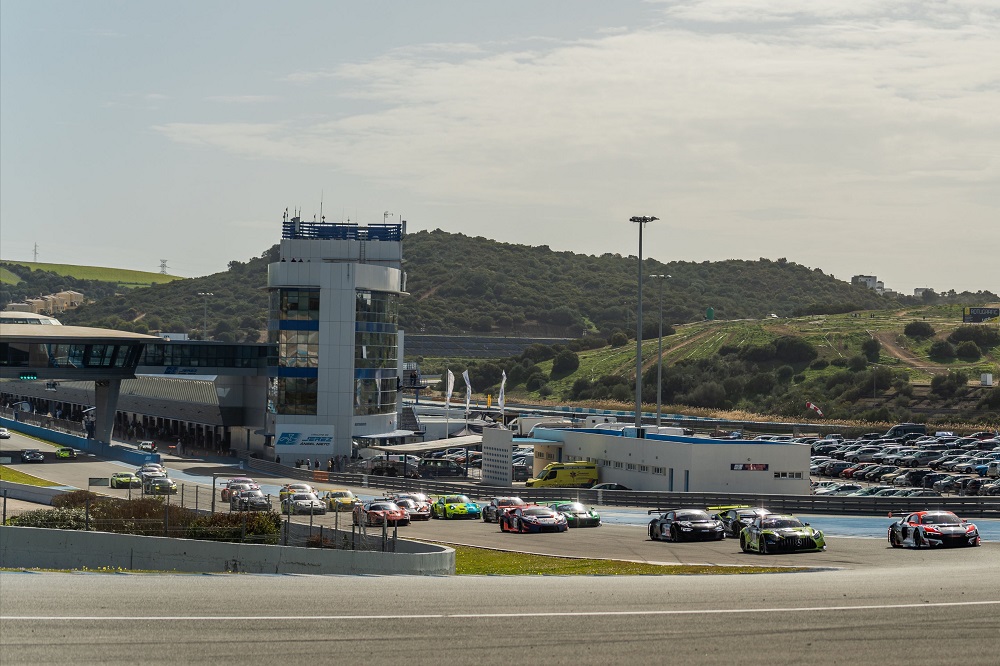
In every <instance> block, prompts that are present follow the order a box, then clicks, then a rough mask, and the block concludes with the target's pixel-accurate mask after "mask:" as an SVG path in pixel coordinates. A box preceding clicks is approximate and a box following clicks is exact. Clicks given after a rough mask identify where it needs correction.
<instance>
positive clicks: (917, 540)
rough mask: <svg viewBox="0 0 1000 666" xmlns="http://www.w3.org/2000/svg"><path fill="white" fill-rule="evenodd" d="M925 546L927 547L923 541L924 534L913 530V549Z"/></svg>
mask: <svg viewBox="0 0 1000 666" xmlns="http://www.w3.org/2000/svg"><path fill="white" fill-rule="evenodd" d="M926 545H927V542H926V541H925V540H924V534H923V532H921V531H920V530H914V531H913V547H914V548H923V547H924V546H926Z"/></svg>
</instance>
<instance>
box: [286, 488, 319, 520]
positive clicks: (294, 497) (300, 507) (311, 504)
mask: <svg viewBox="0 0 1000 666" xmlns="http://www.w3.org/2000/svg"><path fill="white" fill-rule="evenodd" d="M281 512H282V513H293V514H308V515H313V516H322V515H325V514H326V504H324V503H323V501H322V500H320V499H319V498H318V497H316V493H311V492H296V493H292V494H290V495H286V496H285V498H284V499H283V500H281Z"/></svg>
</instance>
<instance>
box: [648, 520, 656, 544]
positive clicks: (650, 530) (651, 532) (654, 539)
mask: <svg viewBox="0 0 1000 666" xmlns="http://www.w3.org/2000/svg"><path fill="white" fill-rule="evenodd" d="M648 531H649V540H650V541H656V534H655V533H654V531H653V523H650V524H649V530H648Z"/></svg>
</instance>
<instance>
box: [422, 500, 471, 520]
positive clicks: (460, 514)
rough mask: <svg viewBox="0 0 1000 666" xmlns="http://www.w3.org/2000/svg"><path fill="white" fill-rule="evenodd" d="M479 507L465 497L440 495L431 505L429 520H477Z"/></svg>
mask: <svg viewBox="0 0 1000 666" xmlns="http://www.w3.org/2000/svg"><path fill="white" fill-rule="evenodd" d="M481 514H482V509H480V508H479V505H478V504H476V503H475V502H473V501H472V500H471V499H469V498H468V496H466V495H442V496H441V497H438V498H437V500H435V502H434V504H431V518H478V517H479V516H480V515H481Z"/></svg>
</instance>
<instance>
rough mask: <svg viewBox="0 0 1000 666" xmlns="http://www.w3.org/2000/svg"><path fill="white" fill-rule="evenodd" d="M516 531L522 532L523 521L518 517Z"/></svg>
mask: <svg viewBox="0 0 1000 666" xmlns="http://www.w3.org/2000/svg"><path fill="white" fill-rule="evenodd" d="M517 533H518V534H524V523H523V522H522V521H521V519H520V518H518V519H517Z"/></svg>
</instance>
